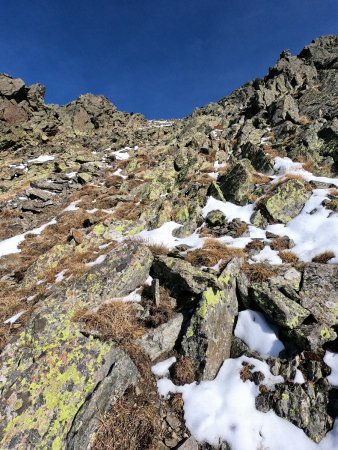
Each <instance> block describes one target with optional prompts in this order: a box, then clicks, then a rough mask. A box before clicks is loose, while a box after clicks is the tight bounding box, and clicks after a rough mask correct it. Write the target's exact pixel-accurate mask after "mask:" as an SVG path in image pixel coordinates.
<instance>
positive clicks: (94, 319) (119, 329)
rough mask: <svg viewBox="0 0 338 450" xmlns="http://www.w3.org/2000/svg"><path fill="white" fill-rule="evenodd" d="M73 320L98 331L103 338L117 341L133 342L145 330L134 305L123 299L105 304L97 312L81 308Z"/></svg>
mask: <svg viewBox="0 0 338 450" xmlns="http://www.w3.org/2000/svg"><path fill="white" fill-rule="evenodd" d="M73 320H75V321H77V322H80V323H83V324H84V325H85V326H86V328H88V329H90V330H91V331H94V332H97V333H98V334H99V335H100V337H101V338H102V339H104V340H109V339H111V340H113V341H115V342H117V343H126V342H131V341H133V340H134V339H135V338H137V337H139V336H141V335H142V334H143V332H144V328H143V327H142V326H141V325H140V323H139V321H138V319H137V317H136V311H135V308H134V307H133V305H132V304H130V303H124V302H121V301H114V302H111V303H108V304H104V305H102V306H101V307H100V308H99V309H98V311H96V312H93V311H90V310H88V309H87V308H81V309H79V310H77V311H76V312H75V314H74V317H73Z"/></svg>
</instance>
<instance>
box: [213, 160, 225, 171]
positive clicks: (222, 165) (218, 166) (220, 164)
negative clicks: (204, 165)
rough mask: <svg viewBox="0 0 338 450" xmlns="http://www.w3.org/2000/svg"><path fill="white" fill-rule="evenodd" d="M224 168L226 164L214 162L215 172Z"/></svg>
mask: <svg viewBox="0 0 338 450" xmlns="http://www.w3.org/2000/svg"><path fill="white" fill-rule="evenodd" d="M225 166H226V163H219V162H218V161H215V162H214V169H215V170H218V169H221V168H222V167H225Z"/></svg>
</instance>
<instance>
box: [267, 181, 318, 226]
mask: <svg viewBox="0 0 338 450" xmlns="http://www.w3.org/2000/svg"><path fill="white" fill-rule="evenodd" d="M309 197H310V193H309V192H308V191H307V190H306V188H305V186H304V183H302V182H301V181H299V180H296V179H290V180H287V181H285V182H284V183H281V184H280V185H278V186H277V187H276V188H275V190H274V191H273V193H272V194H271V195H269V196H267V197H266V198H265V199H263V200H262V205H261V209H262V212H263V214H264V212H266V213H267V214H268V216H269V217H270V218H271V219H272V220H273V222H281V223H285V224H286V223H288V222H290V221H291V220H292V219H293V218H294V217H296V216H298V214H299V213H300V212H301V210H302V209H303V207H304V205H305V203H306V201H307V200H308V199H309Z"/></svg>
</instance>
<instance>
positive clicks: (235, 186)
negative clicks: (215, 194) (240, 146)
mask: <svg viewBox="0 0 338 450" xmlns="http://www.w3.org/2000/svg"><path fill="white" fill-rule="evenodd" d="M254 172H255V170H254V168H253V167H252V165H251V163H250V161H249V160H248V159H243V160H242V161H240V162H239V163H237V164H236V165H235V166H234V167H233V169H232V170H231V171H230V172H228V173H227V174H225V175H222V176H220V177H219V178H218V184H219V187H220V188H221V191H222V193H223V195H224V197H225V199H226V200H229V201H231V202H234V203H237V204H239V205H245V204H246V203H248V202H249V201H250V194H251V193H252V192H253V191H254V189H255V184H254V183H253V182H252V181H251V175H252V173H254Z"/></svg>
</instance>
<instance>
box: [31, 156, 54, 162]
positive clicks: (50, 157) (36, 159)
mask: <svg viewBox="0 0 338 450" xmlns="http://www.w3.org/2000/svg"><path fill="white" fill-rule="evenodd" d="M53 159H54V156H50V155H40V156H39V157H38V158H34V159H29V160H28V162H29V163H32V162H38V163H44V162H47V161H53Z"/></svg>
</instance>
